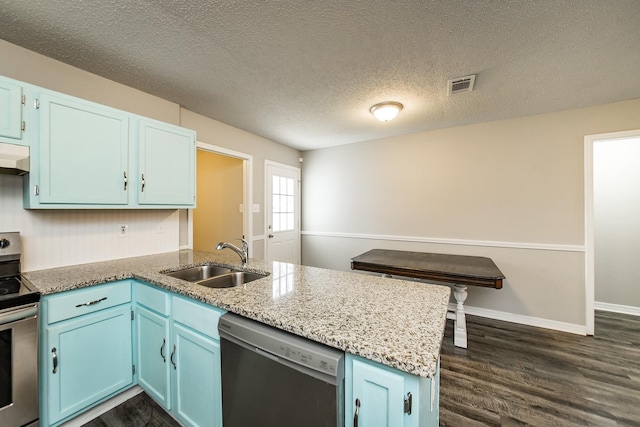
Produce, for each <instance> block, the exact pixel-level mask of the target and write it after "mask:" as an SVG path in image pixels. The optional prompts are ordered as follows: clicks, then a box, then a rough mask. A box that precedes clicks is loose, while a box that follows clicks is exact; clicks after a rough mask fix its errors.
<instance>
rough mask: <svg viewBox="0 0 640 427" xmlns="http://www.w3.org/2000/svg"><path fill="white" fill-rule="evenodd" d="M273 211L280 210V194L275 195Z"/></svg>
mask: <svg viewBox="0 0 640 427" xmlns="http://www.w3.org/2000/svg"><path fill="white" fill-rule="evenodd" d="M271 212H274V213H276V212H280V196H277V195H275V194H274V195H273V206H272V207H271Z"/></svg>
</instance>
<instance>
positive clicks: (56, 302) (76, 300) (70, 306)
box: [47, 280, 131, 324]
mask: <svg viewBox="0 0 640 427" xmlns="http://www.w3.org/2000/svg"><path fill="white" fill-rule="evenodd" d="M130 301H131V281H129V280H124V281H118V282H113V283H109V284H106V285H100V286H92V287H89V288H84V289H78V290H75V291H69V292H63V293H61V294H58V295H54V296H51V297H48V298H47V305H48V310H47V311H48V316H47V323H49V324H51V323H55V322H59V321H61V320H65V319H71V318H73V317H76V316H82V315H83V314H88V313H93V312H96V311H99V310H103V309H105V308H109V307H115V306H116V305H120V304H124V303H127V302H130Z"/></svg>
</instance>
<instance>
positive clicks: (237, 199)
mask: <svg viewBox="0 0 640 427" xmlns="http://www.w3.org/2000/svg"><path fill="white" fill-rule="evenodd" d="M197 160H198V162H197V168H198V176H197V183H198V189H197V200H198V206H197V208H196V209H194V210H193V248H194V249H196V250H201V251H209V252H211V251H213V250H214V249H215V247H216V244H217V243H218V242H222V241H225V242H232V243H236V242H235V239H237V238H239V237H241V236H242V234H243V231H242V230H243V224H242V223H243V221H242V213H241V212H240V209H239V207H240V205H241V204H242V202H243V200H242V199H243V196H242V190H243V165H242V163H243V162H242V160H240V159H236V158H233V157H227V156H221V155H219V154H215V153H211V152H209V151H204V150H198V159H197Z"/></svg>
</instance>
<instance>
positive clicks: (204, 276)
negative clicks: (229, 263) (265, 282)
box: [165, 265, 269, 288]
mask: <svg viewBox="0 0 640 427" xmlns="http://www.w3.org/2000/svg"><path fill="white" fill-rule="evenodd" d="M165 274H166V275H167V276H171V277H175V278H176V279H182V280H186V281H188V282H193V283H196V284H198V285H202V286H207V287H209V288H233V287H234V286H238V285H242V284H245V283H249V282H253V281H254V280H258V279H262V278H263V277H267V276H268V275H269V274H268V273H267V274H260V273H250V272H248V271H241V270H233V269H230V268H226V267H221V266H219V265H201V266H199V267H191V268H185V269H184V270H178V271H172V272H170V273H165Z"/></svg>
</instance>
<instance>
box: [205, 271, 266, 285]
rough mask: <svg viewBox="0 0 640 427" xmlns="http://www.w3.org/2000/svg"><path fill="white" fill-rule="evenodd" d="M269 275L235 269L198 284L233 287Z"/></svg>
mask: <svg viewBox="0 0 640 427" xmlns="http://www.w3.org/2000/svg"><path fill="white" fill-rule="evenodd" d="M267 276H268V275H267V274H258V273H249V272H247V271H233V272H231V273H229V274H223V275H222V276H217V277H213V278H211V279H207V280H203V281H200V282H197V283H198V285H202V286H207V287H209V288H233V287H234V286H239V285H243V284H245V283H249V282H253V281H254V280H258V279H262V278H263V277H267Z"/></svg>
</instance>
